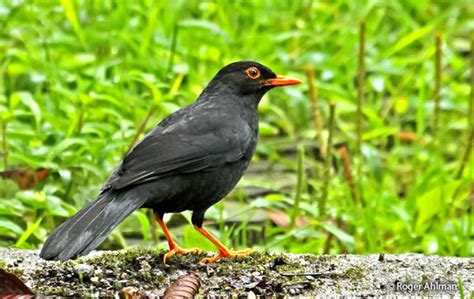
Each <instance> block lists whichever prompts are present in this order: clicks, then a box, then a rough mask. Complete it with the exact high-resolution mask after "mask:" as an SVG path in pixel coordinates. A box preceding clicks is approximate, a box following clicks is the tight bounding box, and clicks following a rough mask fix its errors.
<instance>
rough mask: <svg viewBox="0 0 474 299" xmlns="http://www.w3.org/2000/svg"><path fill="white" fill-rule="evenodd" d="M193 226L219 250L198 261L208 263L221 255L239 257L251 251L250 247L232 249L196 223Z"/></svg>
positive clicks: (221, 256)
mask: <svg viewBox="0 0 474 299" xmlns="http://www.w3.org/2000/svg"><path fill="white" fill-rule="evenodd" d="M194 228H195V229H196V230H197V231H198V232H200V233H201V234H202V235H203V236H204V237H206V238H207V239H209V241H211V242H212V244H214V245H215V246H216V247H217V248H218V249H219V252H218V253H217V254H216V255H214V256H213V257H209V258H203V259H202V260H201V261H200V263H203V264H208V263H214V262H216V261H218V260H220V259H221V258H223V257H239V256H246V255H249V254H251V253H252V252H253V250H252V249H250V248H248V249H244V250H234V249H233V248H227V246H225V245H224V244H222V243H221V242H220V241H219V240H217V239H216V238H215V237H214V236H213V235H211V233H210V232H208V231H207V230H206V229H204V228H203V227H198V226H197V225H195V226H194Z"/></svg>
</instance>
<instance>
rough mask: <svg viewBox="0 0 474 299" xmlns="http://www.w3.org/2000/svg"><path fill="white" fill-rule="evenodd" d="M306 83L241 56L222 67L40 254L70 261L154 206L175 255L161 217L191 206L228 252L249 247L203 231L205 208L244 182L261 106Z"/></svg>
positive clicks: (175, 248)
mask: <svg viewBox="0 0 474 299" xmlns="http://www.w3.org/2000/svg"><path fill="white" fill-rule="evenodd" d="M299 83H301V82H300V81H298V80H295V79H290V78H284V77H277V76H276V75H275V74H274V73H273V72H272V71H271V70H270V69H269V68H267V67H265V66H263V65H261V64H259V63H257V62H253V61H242V62H236V63H232V64H229V65H227V66H226V67H224V68H223V69H221V70H220V71H219V72H218V73H217V74H216V76H215V77H214V78H213V79H212V80H211V82H210V83H209V84H208V86H207V87H206V88H205V89H204V91H203V92H202V93H201V95H200V96H199V97H198V99H197V100H196V101H195V102H194V103H193V104H191V105H189V106H187V107H185V108H183V109H181V110H178V111H176V112H175V113H173V114H171V115H169V116H168V117H167V118H165V119H164V120H163V121H161V122H160V123H159V124H158V126H157V127H156V128H154V129H153V130H152V131H151V132H149V133H148V134H147V135H146V136H145V137H144V138H143V140H141V141H140V142H139V143H138V144H137V145H136V146H135V147H134V148H133V149H132V150H131V151H130V152H129V153H128V154H127V156H126V157H125V158H124V159H123V161H122V162H121V163H120V165H119V166H118V167H117V168H116V169H115V171H114V172H113V173H112V175H111V176H110V177H109V179H108V180H107V182H106V183H105V185H104V186H103V187H102V190H101V192H100V194H99V196H98V197H97V198H96V199H95V200H94V201H92V202H91V203H89V204H88V205H86V206H85V207H84V208H82V209H81V210H80V211H79V212H78V213H77V214H76V215H74V216H73V217H71V218H70V219H68V220H67V221H66V222H64V223H63V224H62V225H60V226H59V227H58V228H57V229H56V230H55V231H54V232H53V233H52V234H51V235H50V236H49V238H48V239H47V241H46V243H45V244H44V246H43V248H42V250H41V253H40V256H41V257H42V258H44V259H51V260H67V259H70V258H74V257H77V256H80V255H85V254H87V253H89V252H90V251H92V250H93V249H95V248H96V247H97V246H99V244H100V243H102V242H103V241H104V240H105V239H106V237H107V236H108V235H109V233H110V232H111V231H112V230H113V229H114V228H115V227H116V226H117V225H118V224H119V223H120V222H121V221H122V220H123V219H124V218H125V217H127V216H128V215H129V214H130V213H132V212H133V211H135V210H136V209H139V208H142V207H144V208H150V209H153V211H154V212H155V214H156V216H157V220H158V222H159V223H160V225H161V226H162V228H163V230H164V231H165V234H166V237H167V239H168V243H169V245H170V252H169V253H168V254H167V255H166V256H165V260H166V259H167V258H169V257H170V256H172V255H173V254H175V253H185V252H188V251H187V250H184V249H182V248H180V247H179V246H177V245H176V244H175V243H174V242H173V240H172V238H171V235H169V232H168V231H167V229H166V226H165V224H164V223H163V221H162V220H161V219H162V217H163V214H165V213H174V212H182V211H184V210H191V211H193V216H192V223H193V224H194V225H195V227H196V229H197V230H198V231H200V232H201V233H202V234H203V235H205V236H206V237H208V238H209V239H210V240H211V242H213V243H214V244H215V245H216V246H217V247H218V248H219V254H218V255H216V257H214V258H212V259H207V260H206V261H205V262H213V261H215V260H217V259H219V258H220V257H223V256H238V255H242V254H245V253H248V251H246V252H236V251H232V250H230V249H227V248H226V247H225V246H224V245H223V244H221V243H220V242H219V241H217V240H216V239H215V238H213V237H212V236H210V234H209V233H208V232H207V231H206V230H205V229H204V228H202V223H203V219H204V213H205V212H206V210H207V209H208V208H209V207H210V206H212V205H213V204H215V203H216V202H218V201H219V200H221V199H222V198H223V197H224V196H226V195H227V194H228V193H229V192H230V191H231V190H232V189H233V188H234V186H235V185H236V184H237V182H238V181H239V180H240V178H241V177H242V175H243V174H244V171H245V170H246V169H247V166H248V165H249V162H250V160H251V158H252V156H253V154H254V152H255V147H256V145H257V139H258V114H257V105H258V103H259V102H260V99H261V98H262V96H263V95H264V94H265V93H266V92H267V91H268V90H270V89H271V88H273V87H275V86H279V85H293V84H299Z"/></svg>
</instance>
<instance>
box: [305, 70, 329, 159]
mask: <svg viewBox="0 0 474 299" xmlns="http://www.w3.org/2000/svg"><path fill="white" fill-rule="evenodd" d="M305 72H306V77H307V79H308V86H309V98H310V100H311V103H312V104H313V117H314V129H315V131H316V138H317V139H318V141H319V149H320V153H321V157H323V158H324V157H325V156H326V144H325V140H324V136H323V132H324V124H323V120H322V117H321V109H320V106H319V90H318V87H317V86H316V82H315V79H314V68H313V66H312V65H307V66H306V67H305Z"/></svg>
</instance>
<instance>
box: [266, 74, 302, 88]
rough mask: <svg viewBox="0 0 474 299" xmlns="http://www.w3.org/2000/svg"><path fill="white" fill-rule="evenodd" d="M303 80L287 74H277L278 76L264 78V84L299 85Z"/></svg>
mask: <svg viewBox="0 0 474 299" xmlns="http://www.w3.org/2000/svg"><path fill="white" fill-rule="evenodd" d="M302 83H303V81H301V80H298V79H294V78H290V77H285V76H277V77H276V78H271V79H266V80H263V84H265V85H266V86H287V85H297V84H302Z"/></svg>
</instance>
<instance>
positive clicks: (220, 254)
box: [199, 248, 253, 264]
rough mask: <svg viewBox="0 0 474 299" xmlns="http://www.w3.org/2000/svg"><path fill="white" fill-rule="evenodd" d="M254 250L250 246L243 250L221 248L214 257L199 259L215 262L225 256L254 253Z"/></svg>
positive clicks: (207, 262) (204, 262)
mask: <svg viewBox="0 0 474 299" xmlns="http://www.w3.org/2000/svg"><path fill="white" fill-rule="evenodd" d="M252 253H253V250H252V249H250V248H247V249H243V250H234V249H233V248H230V249H227V248H226V249H224V250H220V251H219V252H218V253H217V254H216V255H214V256H213V257H206V258H203V259H202V260H200V261H199V263H201V264H210V263H215V262H217V261H218V260H220V259H221V258H223V257H240V256H246V255H249V254H252Z"/></svg>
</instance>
